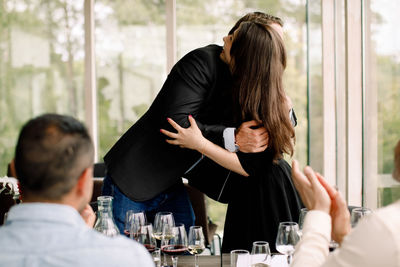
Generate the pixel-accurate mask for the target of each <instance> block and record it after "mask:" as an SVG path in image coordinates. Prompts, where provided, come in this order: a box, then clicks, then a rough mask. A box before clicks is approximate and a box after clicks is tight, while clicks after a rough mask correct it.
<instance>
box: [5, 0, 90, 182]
mask: <svg viewBox="0 0 400 267" xmlns="http://www.w3.org/2000/svg"><path fill="white" fill-rule="evenodd" d="M0 20H1V22H0V114H1V116H0V129H1V134H0V163H1V164H0V176H2V175H3V174H6V168H7V164H8V163H9V162H10V161H11V159H12V157H13V155H14V146H15V143H16V139H17V136H18V132H19V130H20V128H21V126H22V124H23V123H25V122H26V121H27V120H28V119H30V118H31V117H33V116H36V115H39V114H42V113H45V112H56V113H62V114H69V115H72V116H74V117H77V118H79V119H80V120H83V118H84V112H85V108H84V103H85V99H84V90H83V75H84V70H83V66H84V43H83V42H84V39H85V38H84V29H83V21H84V17H83V2H81V1H74V0H70V1H54V0H42V1H39V0H36V1H24V0H13V1H11V0H6V1H2V3H1V5H0Z"/></svg>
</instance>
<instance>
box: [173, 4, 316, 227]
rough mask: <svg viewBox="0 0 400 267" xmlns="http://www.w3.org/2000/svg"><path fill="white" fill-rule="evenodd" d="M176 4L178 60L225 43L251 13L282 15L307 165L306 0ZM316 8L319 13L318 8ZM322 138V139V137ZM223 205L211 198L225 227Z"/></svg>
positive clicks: (288, 76)
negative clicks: (229, 33) (200, 48)
mask: <svg viewBox="0 0 400 267" xmlns="http://www.w3.org/2000/svg"><path fill="white" fill-rule="evenodd" d="M176 4H177V20H176V22H177V48H178V59H179V58H181V57H182V56H184V55H185V54H186V53H188V52H189V51H191V50H193V49H196V48H199V47H202V46H206V45H208V44H218V45H223V41H222V38H223V37H224V36H226V35H227V33H228V31H229V30H230V29H231V28H232V26H233V25H234V24H235V22H236V21H237V20H238V19H239V18H240V17H241V16H243V15H245V14H246V13H248V12H253V11H262V12H266V13H270V14H272V15H276V16H279V17H280V18H282V20H283V21H284V23H285V25H284V29H285V37H284V38H285V43H286V48H287V54H288V64H287V68H286V72H285V77H284V85H285V89H286V91H287V93H288V95H289V96H290V97H291V98H292V101H293V104H294V108H295V110H296V114H297V118H298V126H297V127H296V153H295V158H296V159H298V160H299V161H300V162H301V164H302V165H305V164H306V163H307V97H305V96H306V95H307V75H306V74H307V54H306V51H307V43H306V41H307V36H306V22H305V18H306V13H305V11H306V10H305V4H306V1H305V0H297V1H289V0H286V1H285V0H284V1H279V0H268V1H266V0H262V1H261V0H260V1H257V0H242V1H236V0H230V1H226V0H202V1H189V0H177V3H176ZM316 11H318V12H319V10H316ZM317 16H318V15H317ZM317 27H318V25H317ZM316 38H317V37H316ZM319 38H320V37H319ZM315 45H320V43H318V42H317V43H315ZM318 51H320V50H318ZM318 51H316V57H319V56H320V55H318ZM318 62H319V63H318ZM320 62H321V60H320V58H319V60H318V61H316V65H317V67H318V64H319V66H320ZM317 67H316V68H317ZM314 73H315V84H318V82H320V76H318V75H321V74H320V70H319V71H318V70H317V69H316V70H315V71H314ZM318 86H319V85H318ZM316 88H317V89H316V90H320V89H319V87H317V85H316ZM319 138H321V139H322V137H319ZM221 205H223V204H220V203H217V202H215V201H212V200H209V201H208V206H209V214H210V217H211V219H212V220H213V221H214V222H217V224H218V225H220V226H223V223H224V217H225V211H226V209H225V208H221ZM222 229H223V227H218V231H222Z"/></svg>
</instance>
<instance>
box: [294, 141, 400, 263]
mask: <svg viewBox="0 0 400 267" xmlns="http://www.w3.org/2000/svg"><path fill="white" fill-rule="evenodd" d="M304 174H305V175H304ZM304 174H303V173H301V172H300V170H299V167H298V163H297V162H296V161H293V168H292V176H293V181H294V183H295V186H296V188H297V189H298V190H299V193H300V196H301V198H302V200H303V202H304V204H305V205H306V207H307V208H308V209H309V210H310V211H309V212H308V213H307V215H306V219H305V222H304V226H303V237H302V240H301V241H300V242H299V243H298V244H297V246H296V251H295V255H294V258H293V263H292V265H291V266H296V267H297V266H302V267H303V266H307V267H313V266H362V267H369V266H371V267H372V266H374V267H376V266H385V267H391V266H393V267H395V266H396V267H398V266H400V201H397V202H395V203H393V204H391V205H389V206H387V207H384V208H381V209H379V210H377V211H376V212H374V213H373V214H372V215H370V216H368V217H366V218H365V219H364V220H362V221H361V222H360V223H358V225H357V227H356V228H354V230H352V231H351V233H350V230H351V228H350V214H349V211H348V208H347V204H346V202H345V201H344V199H343V198H342V196H341V195H340V194H339V193H338V192H337V191H336V190H335V189H334V188H332V187H331V186H330V185H328V184H327V183H326V181H325V180H324V179H323V177H322V176H321V175H319V174H318V173H315V172H314V171H313V170H312V169H311V168H310V167H306V168H305V169H304ZM393 178H395V179H396V180H399V181H400V142H398V143H397V146H396V149H395V170H394V171H393ZM331 236H332V238H333V239H334V240H335V241H337V242H338V243H339V244H340V248H338V249H336V250H335V251H334V252H333V253H330V254H329V250H328V248H329V242H330V240H331Z"/></svg>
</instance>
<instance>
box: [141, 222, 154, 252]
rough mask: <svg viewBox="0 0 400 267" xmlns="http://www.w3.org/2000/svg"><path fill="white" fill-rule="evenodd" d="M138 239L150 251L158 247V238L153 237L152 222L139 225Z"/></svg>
mask: <svg viewBox="0 0 400 267" xmlns="http://www.w3.org/2000/svg"><path fill="white" fill-rule="evenodd" d="M137 241H138V242H139V243H141V244H142V245H143V246H144V247H145V248H146V249H147V251H148V252H149V253H152V252H153V251H154V250H155V249H156V240H155V239H154V237H153V225H152V224H151V223H147V224H145V225H142V226H140V227H139V235H138V238H137Z"/></svg>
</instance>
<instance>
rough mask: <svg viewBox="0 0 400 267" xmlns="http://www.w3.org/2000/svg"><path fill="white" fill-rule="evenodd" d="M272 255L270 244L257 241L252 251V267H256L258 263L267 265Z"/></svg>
mask: <svg viewBox="0 0 400 267" xmlns="http://www.w3.org/2000/svg"><path fill="white" fill-rule="evenodd" d="M270 255H271V250H270V249H269V243H268V242H267V241H255V242H253V247H252V249H251V265H252V266H256V265H257V264H258V263H260V264H265V262H266V261H267V260H268V257H269V256H270Z"/></svg>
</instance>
